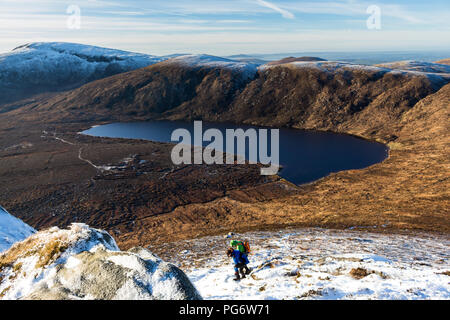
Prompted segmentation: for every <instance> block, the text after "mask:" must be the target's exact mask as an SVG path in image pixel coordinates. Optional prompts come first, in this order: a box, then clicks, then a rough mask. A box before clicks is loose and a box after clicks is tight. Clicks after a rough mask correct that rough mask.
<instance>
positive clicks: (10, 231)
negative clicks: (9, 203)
mask: <svg viewBox="0 0 450 320" xmlns="http://www.w3.org/2000/svg"><path fill="white" fill-rule="evenodd" d="M35 232H36V230H34V229H33V228H32V227H30V226H29V225H27V224H26V223H25V222H23V221H22V220H20V219H18V218H16V217H14V216H12V215H11V214H9V213H8V212H7V211H6V210H5V209H4V208H3V207H1V206H0V252H3V251H5V250H7V249H9V247H11V246H12V245H13V244H14V243H15V242H17V241H22V240H23V239H25V238H27V237H29V236H30V235H32V234H33V233H35Z"/></svg>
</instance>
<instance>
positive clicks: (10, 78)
mask: <svg viewBox="0 0 450 320" xmlns="http://www.w3.org/2000/svg"><path fill="white" fill-rule="evenodd" d="M162 60H165V58H159V57H155V56H151V55H145V54H139V53H132V52H126V51H121V50H113V49H106V48H100V47H95V46H88V45H81V44H75V43H62V42H50V43H45V42H38V43H31V44H27V45H23V46H20V47H17V48H15V49H14V50H12V51H11V52H9V53H5V54H0V87H1V88H2V90H1V91H0V104H4V103H8V102H12V101H15V100H21V99H24V98H27V97H30V96H32V95H35V94H39V93H43V92H55V91H60V90H66V89H71V88H75V87H77V86H80V85H83V84H85V83H87V82H89V81H93V80H97V79H101V78H105V77H108V76H111V75H114V74H118V73H122V72H126V71H131V70H135V69H138V68H143V67H146V66H148V65H151V64H154V63H157V62H160V61H162ZM0 111H1V110H0Z"/></svg>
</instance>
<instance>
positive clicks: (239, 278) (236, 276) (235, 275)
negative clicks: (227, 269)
mask: <svg viewBox="0 0 450 320" xmlns="http://www.w3.org/2000/svg"><path fill="white" fill-rule="evenodd" d="M233 280H234V281H239V280H241V277H240V276H239V272H236V273H235V274H234V278H233Z"/></svg>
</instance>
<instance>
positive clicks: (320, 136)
mask: <svg viewBox="0 0 450 320" xmlns="http://www.w3.org/2000/svg"><path fill="white" fill-rule="evenodd" d="M178 128H185V129H187V130H189V131H190V132H191V135H192V137H194V133H193V123H192V122H180V121H149V122H136V123H112V124H107V125H101V126H97V127H93V128H91V129H88V130H86V131H84V132H83V134H87V135H91V136H98V137H110V138H131V139H145V140H152V141H158V142H172V141H171V135H172V132H173V131H174V130H175V129H178ZM209 128H216V129H219V130H220V131H221V132H222V133H223V135H224V137H225V130H226V129H238V128H242V129H244V130H246V129H248V128H255V129H260V128H261V129H269V128H265V127H255V126H246V125H235V124H224V123H208V122H203V132H204V131H205V130H207V129H209ZM269 132H270V130H269ZM192 139H193V138H192ZM268 139H269V140H270V137H269V138H268ZM279 141H280V164H281V165H282V167H283V168H282V170H281V171H280V172H279V175H280V176H281V177H283V178H285V179H287V180H289V181H291V182H293V183H296V184H303V183H307V182H311V181H314V180H317V179H320V178H322V177H325V176H327V175H328V174H330V173H332V172H338V171H342V170H350V169H362V168H365V167H368V166H371V165H373V164H375V163H378V162H381V161H383V160H384V159H386V157H387V156H388V148H387V147H386V146H385V145H383V144H380V143H376V142H371V141H367V140H364V139H360V138H356V137H353V136H349V135H343V134H335V133H329V132H319V131H305V130H296V129H280V138H279ZM175 143H176V142H175ZM209 143H210V142H204V143H203V145H204V146H206V145H208V144H209Z"/></svg>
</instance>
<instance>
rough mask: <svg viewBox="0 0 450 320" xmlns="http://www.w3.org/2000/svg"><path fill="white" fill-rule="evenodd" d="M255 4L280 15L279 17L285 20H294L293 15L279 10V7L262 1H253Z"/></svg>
mask: <svg viewBox="0 0 450 320" xmlns="http://www.w3.org/2000/svg"><path fill="white" fill-rule="evenodd" d="M255 2H256V3H257V4H259V5H260V6H262V7H266V8H269V9H272V10H274V11H276V12H279V13H281V15H282V16H283V17H284V18H286V19H294V18H295V16H294V14H293V13H292V12H289V11H287V10H284V9H281V8H280V7H279V6H277V5H275V4H273V3H271V2H268V1H264V0H255Z"/></svg>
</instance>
